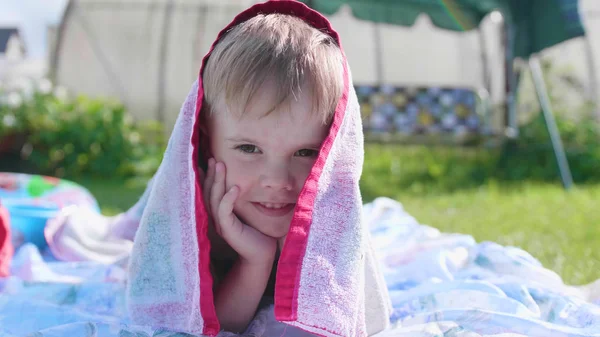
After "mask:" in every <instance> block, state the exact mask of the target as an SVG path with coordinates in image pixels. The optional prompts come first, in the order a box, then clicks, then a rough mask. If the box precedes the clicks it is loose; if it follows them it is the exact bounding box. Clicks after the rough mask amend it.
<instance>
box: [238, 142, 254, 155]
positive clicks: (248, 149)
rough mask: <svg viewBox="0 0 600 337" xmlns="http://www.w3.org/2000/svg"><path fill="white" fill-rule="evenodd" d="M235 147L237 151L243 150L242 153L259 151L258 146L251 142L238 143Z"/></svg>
mask: <svg viewBox="0 0 600 337" xmlns="http://www.w3.org/2000/svg"><path fill="white" fill-rule="evenodd" d="M236 149H238V150H239V151H241V152H244V153H259V152H260V151H259V150H258V147H256V145H251V144H243V145H239V146H237V147H236Z"/></svg>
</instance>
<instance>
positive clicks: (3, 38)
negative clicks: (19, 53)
mask: <svg viewBox="0 0 600 337" xmlns="http://www.w3.org/2000/svg"><path fill="white" fill-rule="evenodd" d="M15 34H16V35H17V36H20V34H19V29H17V28H8V27H7V28H1V27H0V54H4V53H6V48H7V47H8V40H10V37H11V36H13V35H15Z"/></svg>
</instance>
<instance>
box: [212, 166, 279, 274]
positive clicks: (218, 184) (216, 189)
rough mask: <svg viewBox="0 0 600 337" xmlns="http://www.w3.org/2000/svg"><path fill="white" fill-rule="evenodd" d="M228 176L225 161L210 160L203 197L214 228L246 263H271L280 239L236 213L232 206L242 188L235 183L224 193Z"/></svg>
mask: <svg viewBox="0 0 600 337" xmlns="http://www.w3.org/2000/svg"><path fill="white" fill-rule="evenodd" d="M225 176H226V168H225V164H224V163H215V160H214V159H213V158H211V159H209V160H208V170H207V173H206V177H205V178H204V184H203V191H204V192H203V193H204V195H203V197H204V203H205V205H206V207H207V211H208V212H209V217H210V218H211V219H212V223H213V224H214V228H215V230H216V231H217V233H218V234H219V235H220V236H221V237H222V238H223V239H224V240H225V241H226V242H227V243H228V244H229V245H230V246H231V248H233V249H234V250H235V251H236V252H237V253H238V254H239V256H240V258H242V259H243V260H244V262H249V263H252V264H255V263H257V264H263V263H272V262H273V259H274V256H275V251H276V249H277V240H276V239H275V238H272V237H269V236H267V235H265V234H263V233H261V232H259V231H258V230H256V229H255V228H252V227H250V226H248V225H246V224H244V223H242V222H241V221H240V220H239V219H238V217H237V216H236V215H235V214H234V213H233V206H234V204H235V201H236V199H237V197H238V196H239V192H240V190H239V187H237V186H233V187H231V188H230V189H229V191H227V192H225V188H226V187H225ZM209 226H210V221H209Z"/></svg>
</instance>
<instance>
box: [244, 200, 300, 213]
mask: <svg viewBox="0 0 600 337" xmlns="http://www.w3.org/2000/svg"><path fill="white" fill-rule="evenodd" d="M252 205H254V207H256V209H257V210H258V211H259V212H261V213H263V214H265V215H268V216H284V215H287V214H288V213H289V212H291V211H292V210H294V207H295V206H296V204H295V203H294V204H291V203H272V202H253V203H252Z"/></svg>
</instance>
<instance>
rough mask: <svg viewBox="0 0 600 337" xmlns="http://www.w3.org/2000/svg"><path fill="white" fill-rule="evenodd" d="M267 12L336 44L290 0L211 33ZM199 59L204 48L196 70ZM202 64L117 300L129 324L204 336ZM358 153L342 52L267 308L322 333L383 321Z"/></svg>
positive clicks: (208, 311)
mask: <svg viewBox="0 0 600 337" xmlns="http://www.w3.org/2000/svg"><path fill="white" fill-rule="evenodd" d="M269 13H281V14H289V15H294V16H297V17H299V18H301V19H303V20H304V21H305V22H307V23H308V24H310V25H312V26H313V27H315V28H317V29H319V30H321V31H323V32H325V33H327V34H329V35H331V36H332V37H333V38H334V39H335V40H336V41H337V42H338V44H339V42H340V41H339V36H338V34H337V33H336V32H335V31H334V30H333V29H332V27H331V25H330V23H329V22H328V21H327V19H326V18H325V17H323V16H321V15H320V14H319V13H317V12H315V11H313V10H311V9H310V8H308V7H307V6H305V5H304V4H302V3H300V2H296V1H282V0H278V1H269V2H266V3H263V4H258V5H254V6H253V7H251V8H249V9H248V10H246V11H244V12H242V13H241V14H239V15H238V16H237V17H236V18H235V19H234V20H233V22H232V23H231V24H230V25H229V26H227V27H226V28H225V29H224V30H223V31H221V33H220V34H219V36H218V38H217V41H218V40H219V39H220V38H221V37H222V36H224V34H226V33H227V31H228V30H229V29H230V28H231V27H233V26H235V25H237V24H239V23H241V22H244V21H245V20H248V19H249V18H251V17H253V16H256V15H257V14H269ZM215 44H216V42H215ZM213 48H214V45H213ZM211 51H212V48H211ZM208 57H210V52H209V53H208V54H207V56H205V57H204V59H203V61H202V69H204V67H205V66H206V63H207V59H208ZM202 69H201V70H200V73H199V76H198V79H197V81H196V82H195V83H194V85H193V86H192V89H191V91H190V93H189V95H188V97H187V99H186V101H185V103H184V104H183V106H182V108H181V112H180V114H179V117H178V119H177V122H176V125H175V127H174V130H173V133H172V135H171V138H170V140H169V144H168V147H167V151H166V152H165V155H164V158H163V161H162V163H161V165H160V168H159V169H158V171H157V173H156V175H155V176H154V178H153V181H152V186H151V189H150V191H149V193H147V195H146V196H145V200H144V201H145V203H146V205H145V209H144V212H143V214H142V216H141V219H140V223H139V228H138V230H137V232H136V236H135V242H134V246H133V250H132V255H131V260H130V266H129V284H128V289H127V303H128V309H129V312H130V315H131V318H132V320H133V321H134V322H135V323H136V324H144V325H151V326H155V327H163V328H167V329H169V330H173V331H180V332H187V333H192V334H202V335H210V336H214V335H216V334H218V333H219V330H220V326H219V322H218V319H217V315H216V312H215V307H214V301H213V280H212V276H211V273H210V270H209V267H210V266H209V263H210V242H209V240H208V237H207V226H208V219H207V212H206V205H204V202H203V199H202V191H201V189H202V187H201V185H200V184H199V179H198V177H199V171H198V170H199V168H198V167H199V163H198V160H199V156H198V152H199V150H200V148H201V147H203V146H204V145H203V144H200V142H201V141H202V139H201V137H200V132H199V130H200V125H199V124H200V123H201V121H202V118H199V114H200V112H201V105H202V102H203V99H202V98H203V95H204V90H203V86H202ZM363 157H364V152H363V133H362V124H361V116H360V111H359V106H358V101H357V98H356V94H355V92H354V89H353V86H352V83H351V78H350V72H349V70H348V66H347V62H346V60H345V57H344V92H343V95H342V97H341V99H340V101H339V102H338V104H337V108H336V111H335V115H334V118H333V123H332V125H331V128H330V131H329V134H328V136H327V137H326V139H325V141H324V143H323V145H322V148H321V151H320V154H319V156H318V158H317V160H316V163H315V164H314V167H313V168H312V171H311V172H310V175H309V176H308V178H307V181H306V183H305V185H304V187H303V189H302V191H301V192H300V195H299V198H298V201H297V205H296V209H295V214H294V216H293V219H292V222H291V225H290V230H289V233H288V235H287V239H286V241H285V244H284V246H283V249H282V252H281V256H280V259H279V264H278V270H277V276H276V284H275V307H274V308H275V309H274V310H275V317H276V319H277V320H278V321H281V322H285V323H287V324H290V325H293V326H297V327H299V328H301V329H303V330H306V331H309V332H312V333H314V334H317V335H322V336H366V335H371V334H374V333H376V332H378V331H381V330H382V329H384V328H385V327H386V326H387V324H388V319H389V313H390V301H389V299H388V294H387V289H386V287H385V283H384V282H383V280H382V278H381V276H380V274H379V272H378V268H377V265H376V261H375V258H374V256H373V254H372V250H371V248H370V244H369V232H368V229H367V228H365V226H364V225H363V224H362V199H361V195H360V190H359V184H358V183H359V179H360V176H361V172H362V165H363Z"/></svg>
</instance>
